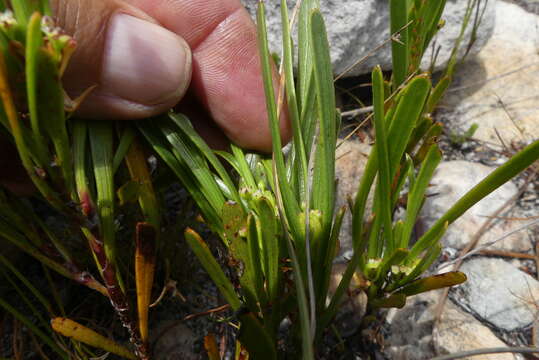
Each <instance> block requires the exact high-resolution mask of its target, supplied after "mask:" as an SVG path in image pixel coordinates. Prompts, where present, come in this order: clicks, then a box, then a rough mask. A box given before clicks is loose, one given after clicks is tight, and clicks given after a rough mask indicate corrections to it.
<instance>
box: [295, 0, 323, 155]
mask: <svg viewBox="0 0 539 360" xmlns="http://www.w3.org/2000/svg"><path fill="white" fill-rule="evenodd" d="M319 7H320V1H319V0H302V2H301V6H300V9H299V16H298V19H299V20H298V81H299V84H298V89H299V104H300V106H301V114H302V119H305V118H306V116H305V111H306V110H304V109H310V108H311V106H309V103H311V101H312V100H314V99H312V96H311V94H312V91H311V87H312V83H313V81H314V80H313V58H312V49H311V48H312V42H311V41H312V40H311V34H310V29H311V26H310V22H311V12H312V10H313V9H316V8H319ZM309 98H310V99H309ZM304 134H305V135H306V137H305V140H307V139H310V136H308V133H305V132H304ZM306 145H307V146H308V144H306ZM306 149H307V151H308V150H309V149H310V147H307V148H306Z"/></svg>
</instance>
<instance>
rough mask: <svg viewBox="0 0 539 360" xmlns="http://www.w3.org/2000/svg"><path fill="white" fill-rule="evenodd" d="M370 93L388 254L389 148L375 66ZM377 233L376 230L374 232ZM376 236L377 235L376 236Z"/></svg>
mask: <svg viewBox="0 0 539 360" xmlns="http://www.w3.org/2000/svg"><path fill="white" fill-rule="evenodd" d="M372 92H373V107H374V128H375V131H376V149H377V155H378V166H379V171H378V188H377V190H378V204H379V205H380V206H379V209H377V211H378V212H377V217H380V220H379V221H380V223H381V224H383V227H384V234H383V236H384V238H385V244H386V249H387V251H388V252H389V253H391V252H393V250H394V249H395V244H394V241H393V228H392V226H393V225H392V215H391V214H392V210H393V204H392V201H391V200H392V196H391V175H392V174H391V171H390V168H389V151H388V149H389V147H388V142H389V141H388V138H387V135H386V125H385V123H384V118H385V117H384V116H385V114H384V78H383V75H382V69H381V68H380V67H379V66H377V67H376V68H375V69H374V70H373V72H372ZM374 232H377V229H375V230H374ZM376 235H378V234H376Z"/></svg>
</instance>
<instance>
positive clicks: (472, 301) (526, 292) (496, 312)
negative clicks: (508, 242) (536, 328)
mask: <svg viewBox="0 0 539 360" xmlns="http://www.w3.org/2000/svg"><path fill="white" fill-rule="evenodd" d="M461 271H462V272H464V273H465V274H466V275H467V276H468V281H467V282H465V283H464V284H463V285H462V286H460V287H459V289H458V292H457V293H458V295H457V296H456V297H457V298H458V301H459V303H460V304H461V305H463V306H465V307H466V308H469V309H470V310H471V311H473V313H475V314H476V316H478V317H480V318H481V319H484V320H485V321H487V322H489V323H491V324H492V325H493V326H495V327H497V328H499V329H503V330H507V331H512V330H516V329H519V328H523V327H526V326H529V325H530V324H531V323H532V322H533V321H534V319H535V318H536V317H537V316H538V309H539V308H538V305H539V302H538V300H539V282H538V281H537V280H535V279H534V278H533V277H531V276H530V275H528V274H526V273H524V272H522V271H520V270H518V269H517V268H516V267H514V266H512V265H511V264H509V263H507V262H505V261H503V260H501V259H489V258H478V259H472V260H469V261H467V262H465V263H464V264H463V266H462V267H461Z"/></svg>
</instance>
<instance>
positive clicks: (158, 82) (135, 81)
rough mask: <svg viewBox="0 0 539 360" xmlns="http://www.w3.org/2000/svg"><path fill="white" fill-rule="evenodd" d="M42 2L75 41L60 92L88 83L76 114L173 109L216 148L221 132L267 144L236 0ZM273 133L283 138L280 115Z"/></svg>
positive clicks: (248, 34) (74, 91)
mask: <svg viewBox="0 0 539 360" xmlns="http://www.w3.org/2000/svg"><path fill="white" fill-rule="evenodd" d="M51 5H52V9H53V13H54V18H55V21H56V23H57V25H58V26H60V27H61V28H62V29H64V30H65V31H66V32H67V33H68V34H70V35H72V36H73V37H74V38H75V40H76V41H77V50H76V51H75V53H74V55H73V57H72V59H71V61H70V64H69V66H68V68H67V70H66V72H65V75H64V78H63V82H64V87H65V88H66V90H67V93H68V94H69V95H70V97H71V98H75V97H77V96H79V95H80V94H82V93H83V92H84V91H85V90H86V89H88V88H89V87H91V86H94V85H97V87H96V88H95V89H94V90H93V91H92V92H91V93H90V95H89V96H88V97H87V98H86V99H85V101H84V102H83V103H82V105H81V107H80V108H79V110H78V111H77V116H79V117H82V118H90V119H102V120H119V119H125V120H130V119H142V118H146V117H150V116H154V115H157V114H160V113H163V112H165V111H167V110H168V109H170V108H172V107H174V106H177V107H178V108H179V110H181V111H182V112H185V113H187V114H188V115H190V116H192V119H193V120H194V126H195V128H197V130H199V132H200V133H201V134H202V136H204V137H206V138H207V140H208V141H209V142H210V144H214V145H216V146H220V145H221V146H222V144H223V143H224V141H223V140H224V139H226V138H228V139H229V140H231V141H233V142H234V143H236V144H238V145H240V146H242V147H245V148H249V149H252V150H257V151H270V150H271V135H270V130H269V126H268V122H267V121H268V120H267V116H266V104H265V97H264V90H263V85H262V76H261V70H260V61H259V54H258V49H257V39H256V27H255V25H254V23H253V22H252V20H251V18H250V16H249V14H248V13H247V11H246V10H245V8H244V7H243V6H242V5H241V3H240V1H239V0H52V2H51ZM274 74H275V75H274V84H275V86H274V87H275V88H276V89H277V84H278V75H277V72H276V71H275V72H274ZM182 99H183V100H182ZM149 121H150V120H149ZM222 134H224V135H226V138H225V137H224V136H222ZM281 134H282V137H283V139H284V140H285V141H286V140H288V139H289V138H290V125H289V122H288V119H287V116H286V114H284V116H282V121H281ZM4 148H5V149H4ZM0 150H5V151H4V152H2V153H3V154H6V155H4V156H0V168H1V169H4V170H3V171H1V172H0V183H2V184H4V185H5V186H7V187H8V188H10V189H11V190H14V191H17V192H19V193H20V192H21V191H20V190H21V189H16V188H15V187H14V184H19V187H20V186H21V185H20V183H21V178H24V174H21V169H18V168H17V166H15V165H16V164H17V161H16V160H15V161H14V159H15V158H16V155H15V152H14V151H12V150H10V149H9V147H8V146H7V145H6V144H2V143H1V141H0ZM7 174H12V175H11V176H6V175H7Z"/></svg>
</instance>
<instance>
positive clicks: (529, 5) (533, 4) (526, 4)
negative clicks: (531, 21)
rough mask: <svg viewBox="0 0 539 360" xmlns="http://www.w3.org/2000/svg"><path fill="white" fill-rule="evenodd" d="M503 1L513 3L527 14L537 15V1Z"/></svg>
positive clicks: (538, 6)
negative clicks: (527, 12)
mask: <svg viewBox="0 0 539 360" xmlns="http://www.w3.org/2000/svg"><path fill="white" fill-rule="evenodd" d="M505 1H507V2H512V3H515V4H517V5H519V6H520V7H522V8H524V9H526V10H527V11H529V12H532V13H535V14H539V0H505Z"/></svg>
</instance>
